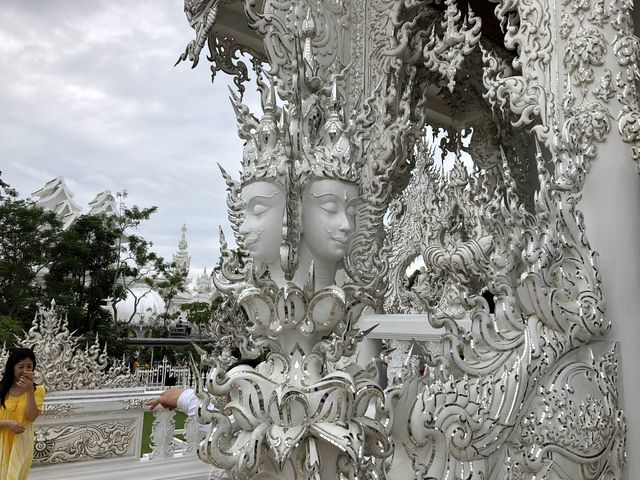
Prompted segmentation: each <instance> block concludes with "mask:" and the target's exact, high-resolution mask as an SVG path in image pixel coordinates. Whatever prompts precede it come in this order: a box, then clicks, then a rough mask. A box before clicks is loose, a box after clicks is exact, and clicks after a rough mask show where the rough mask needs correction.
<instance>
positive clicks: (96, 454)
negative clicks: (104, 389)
mask: <svg viewBox="0 0 640 480" xmlns="http://www.w3.org/2000/svg"><path fill="white" fill-rule="evenodd" d="M134 424H135V421H134V420H118V421H114V422H104V423H100V424H86V425H61V426H50V427H46V428H41V429H36V435H35V443H34V455H33V460H34V464H43V465H44V464H57V463H68V462H77V461H82V460H86V459H88V458H92V459H98V458H110V457H115V456H118V455H122V454H123V453H124V452H125V451H126V450H127V449H128V448H129V444H130V443H131V441H132V439H133V438H134V433H135V429H134Z"/></svg>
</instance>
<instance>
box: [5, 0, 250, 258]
mask: <svg viewBox="0 0 640 480" xmlns="http://www.w3.org/2000/svg"><path fill="white" fill-rule="evenodd" d="M191 36H192V31H191V29H190V28H189V26H188V24H187V21H186V19H185V18H184V13H183V6H182V1H181V0H172V1H171V2H155V1H151V0H149V1H142V0H137V1H131V0H127V1H125V0H120V1H115V0H111V1H106V0H105V1H92V2H78V1H76V0H59V1H56V2H53V1H35V0H22V1H21V2H10V3H9V5H3V15H2V17H0V105H2V106H3V112H2V115H1V116H0V170H2V172H3V178H4V180H5V181H7V182H9V183H10V184H11V185H12V186H14V187H16V188H17V189H18V190H19V191H20V192H21V193H22V194H23V195H25V194H29V193H30V192H33V191H35V190H37V189H39V188H40V187H41V186H42V185H44V183H45V182H46V181H48V180H50V179H51V178H52V177H53V176H57V175H62V176H64V177H65V178H66V179H67V182H68V184H69V185H70V186H71V185H73V187H72V190H73V191H74V192H75V193H76V197H75V200H76V201H77V202H78V203H79V204H81V205H83V206H86V204H87V202H89V201H90V200H92V199H93V197H94V196H95V195H96V194H97V193H98V192H100V191H102V190H105V189H110V190H112V191H122V190H125V189H126V190H127V191H128V192H129V202H130V203H131V204H138V205H140V206H151V205H157V206H158V207H159V211H158V213H156V214H155V215H154V217H152V219H151V221H149V222H148V224H146V225H145V226H144V228H143V229H142V233H143V235H145V236H146V237H147V238H149V239H150V240H152V241H153V242H154V244H155V249H156V251H157V252H158V253H159V254H161V255H163V256H165V257H168V258H171V254H172V253H173V252H175V250H176V248H177V243H178V240H179V238H180V228H181V226H182V224H183V223H187V226H188V229H189V230H188V241H189V244H190V253H191V255H192V266H193V268H194V270H196V271H197V270H200V269H202V268H203V267H205V266H208V267H209V268H211V267H212V266H213V265H214V264H215V263H216V261H217V260H216V259H217V256H218V227H217V226H218V225H219V224H222V225H227V219H226V210H225V202H224V199H225V193H224V191H225V190H224V188H225V186H224V183H223V182H222V180H221V178H220V175H219V172H218V168H217V165H216V163H221V164H223V165H224V166H225V168H227V169H228V170H229V171H230V172H232V173H233V174H236V172H237V171H238V170H239V166H240V158H241V154H242V145H241V142H240V140H239V139H238V138H237V135H236V125H235V118H234V116H233V113H232V109H231V108H230V105H229V101H228V91H227V87H226V84H227V83H228V82H227V81H225V80H226V79H225V78H224V77H223V76H220V77H219V78H217V79H216V83H215V84H214V85H213V86H212V85H211V80H210V72H209V69H208V66H207V62H206V61H204V62H201V64H200V66H199V67H198V68H197V69H195V70H191V69H190V68H189V66H188V65H186V64H183V65H179V66H178V67H176V68H174V67H173V63H174V62H175V60H176V58H177V56H178V55H179V53H180V52H181V51H182V50H183V48H184V46H185V45H186V43H187V42H188V41H189V39H190V38H191ZM2 45H4V47H3V46H2ZM256 98H257V96H256V95H254V96H253V97H250V99H251V101H252V102H253V103H254V104H255V101H256ZM225 228H226V234H227V237H228V240H229V241H232V236H231V234H230V230H229V228H228V227H225Z"/></svg>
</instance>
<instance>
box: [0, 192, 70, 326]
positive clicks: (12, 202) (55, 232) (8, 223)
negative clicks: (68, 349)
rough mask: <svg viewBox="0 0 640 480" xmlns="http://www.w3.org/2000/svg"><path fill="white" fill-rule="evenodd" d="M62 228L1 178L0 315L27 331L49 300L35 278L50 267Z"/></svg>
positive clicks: (52, 215) (49, 214)
mask: <svg viewBox="0 0 640 480" xmlns="http://www.w3.org/2000/svg"><path fill="white" fill-rule="evenodd" d="M61 231H62V226H61V223H60V221H59V220H58V219H57V218H56V216H55V214H53V213H51V212H46V211H44V210H43V209H42V208H40V207H38V206H37V205H36V204H35V203H34V202H32V201H29V200H21V199H19V198H18V193H17V192H16V191H15V190H14V189H12V188H10V187H9V186H8V185H7V184H6V183H4V182H3V181H2V180H1V179H0V232H1V234H0V315H5V316H8V317H11V318H13V319H14V320H15V321H17V322H18V323H19V324H20V325H22V327H23V328H26V327H27V326H28V325H29V324H30V323H31V320H32V319H33V316H34V315H35V312H36V308H37V304H38V303H44V302H46V301H47V297H46V292H45V290H44V288H43V287H42V285H41V283H39V282H37V281H36V278H37V277H38V276H39V275H40V274H41V273H42V272H43V271H44V270H45V269H46V268H47V267H48V266H49V263H50V257H51V252H52V250H53V248H54V247H55V244H56V241H57V239H58V236H59V235H60V232H61Z"/></svg>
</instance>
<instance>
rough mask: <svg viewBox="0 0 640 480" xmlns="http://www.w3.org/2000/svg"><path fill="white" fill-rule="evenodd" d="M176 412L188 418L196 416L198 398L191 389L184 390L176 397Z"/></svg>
mask: <svg viewBox="0 0 640 480" xmlns="http://www.w3.org/2000/svg"><path fill="white" fill-rule="evenodd" d="M178 410H180V411H181V412H184V413H186V414H187V415H189V416H193V415H195V414H196V411H197V410H198V397H196V392H195V391H194V390H193V389H192V388H187V389H185V391H184V392H182V393H181V394H180V396H179V397H178Z"/></svg>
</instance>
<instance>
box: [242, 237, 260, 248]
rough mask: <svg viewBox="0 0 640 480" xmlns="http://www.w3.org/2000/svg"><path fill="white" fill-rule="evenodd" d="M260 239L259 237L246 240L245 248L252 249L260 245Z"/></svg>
mask: <svg viewBox="0 0 640 480" xmlns="http://www.w3.org/2000/svg"><path fill="white" fill-rule="evenodd" d="M258 240H259V238H258V237H254V236H251V237H247V238H245V239H244V246H245V248H252V247H254V246H255V245H256V243H258Z"/></svg>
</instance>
